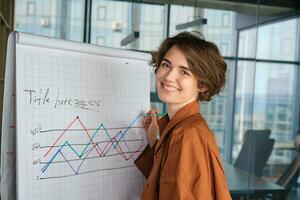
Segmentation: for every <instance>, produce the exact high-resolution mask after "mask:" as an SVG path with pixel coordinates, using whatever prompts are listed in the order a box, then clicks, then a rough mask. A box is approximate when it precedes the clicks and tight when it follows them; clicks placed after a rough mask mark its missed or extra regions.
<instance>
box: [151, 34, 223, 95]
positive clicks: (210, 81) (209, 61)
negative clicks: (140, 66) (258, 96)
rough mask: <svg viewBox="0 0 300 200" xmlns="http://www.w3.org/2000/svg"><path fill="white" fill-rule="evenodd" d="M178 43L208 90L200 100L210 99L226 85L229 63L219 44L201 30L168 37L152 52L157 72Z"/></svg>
mask: <svg viewBox="0 0 300 200" xmlns="http://www.w3.org/2000/svg"><path fill="white" fill-rule="evenodd" d="M174 45H176V46H177V47H178V48H179V49H180V50H181V51H182V53H183V54H184V55H185V57H186V59H187V62H188V65H189V67H190V70H191V72H192V73H193V74H194V75H195V76H196V78H197V80H198V85H199V87H202V86H204V88H206V89H207V90H205V91H204V92H200V93H199V96H198V100H200V101H210V100H211V97H212V96H214V95H215V94H218V93H219V92H220V90H221V89H222V88H223V87H224V85H225V77H226V69H227V64H226V62H225V61H224V59H223V57H222V56H221V54H220V52H219V49H218V48H217V46H216V45H215V44H214V43H212V42H208V41H206V40H205V39H204V38H203V36H202V35H201V34H200V33H199V32H182V33H179V34H178V35H176V36H174V37H170V38H167V39H165V40H164V41H163V43H162V44H161V45H160V47H159V49H158V51H156V52H153V53H152V60H151V64H152V65H153V67H154V68H155V73H156V72H157V69H158V68H159V66H160V64H161V62H162V60H163V58H164V56H165V55H166V53H167V52H168V50H169V49H170V48H171V47H173V46H174Z"/></svg>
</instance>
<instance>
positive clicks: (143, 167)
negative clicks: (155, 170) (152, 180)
mask: <svg viewBox="0 0 300 200" xmlns="http://www.w3.org/2000/svg"><path fill="white" fill-rule="evenodd" d="M154 149H155V145H153V146H152V148H150V146H149V144H148V145H147V146H146V148H145V149H144V150H143V152H142V153H141V154H140V155H139V156H138V158H137V159H136V160H135V161H134V164H135V165H136V166H137V168H138V169H139V170H140V171H141V172H142V174H143V175H144V176H145V177H146V178H148V176H149V174H150V172H151V169H152V166H153V158H154Z"/></svg>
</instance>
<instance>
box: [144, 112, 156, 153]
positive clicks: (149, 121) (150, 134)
mask: <svg viewBox="0 0 300 200" xmlns="http://www.w3.org/2000/svg"><path fill="white" fill-rule="evenodd" d="M156 113H157V112H156V110H155V109H151V110H150V111H149V112H147V115H151V116H150V117H147V116H144V129H145V131H146V133H147V139H148V143H149V145H150V147H152V146H153V145H154V144H155V142H156V141H157V139H158V138H157V136H158V134H159V126H158V123H157V116H156Z"/></svg>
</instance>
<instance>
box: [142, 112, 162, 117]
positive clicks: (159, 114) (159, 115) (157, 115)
mask: <svg viewBox="0 0 300 200" xmlns="http://www.w3.org/2000/svg"><path fill="white" fill-rule="evenodd" d="M165 114H167V113H157V114H154V115H155V116H156V117H161V116H164V115H165ZM143 115H144V116H145V117H151V116H152V115H153V114H145V113H144V114H143Z"/></svg>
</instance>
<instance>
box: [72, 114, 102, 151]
mask: <svg viewBox="0 0 300 200" xmlns="http://www.w3.org/2000/svg"><path fill="white" fill-rule="evenodd" d="M77 119H78V121H79V123H80V124H81V126H82V127H83V129H84V131H85V132H86V134H87V136H88V137H89V138H90V140H91V142H92V144H93V146H94V147H95V146H96V144H95V143H94V141H93V139H92V138H91V136H90V134H89V132H88V131H87V130H86V128H85V126H84V125H83V123H82V122H81V120H80V119H79V117H77ZM97 147H98V148H97ZM95 149H96V151H97V153H98V155H99V156H100V157H101V155H102V153H99V151H100V152H101V149H100V147H99V146H96V148H95ZM98 149H99V151H98Z"/></svg>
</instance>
